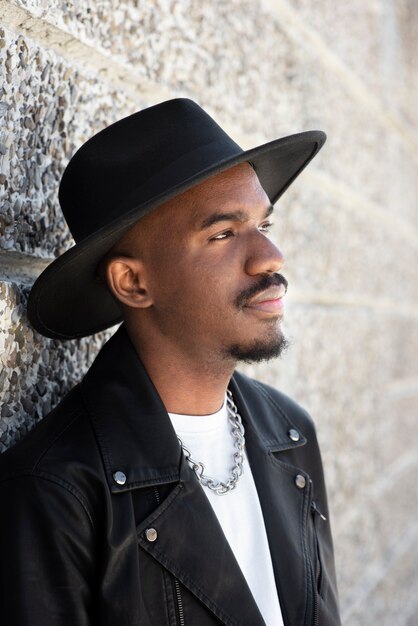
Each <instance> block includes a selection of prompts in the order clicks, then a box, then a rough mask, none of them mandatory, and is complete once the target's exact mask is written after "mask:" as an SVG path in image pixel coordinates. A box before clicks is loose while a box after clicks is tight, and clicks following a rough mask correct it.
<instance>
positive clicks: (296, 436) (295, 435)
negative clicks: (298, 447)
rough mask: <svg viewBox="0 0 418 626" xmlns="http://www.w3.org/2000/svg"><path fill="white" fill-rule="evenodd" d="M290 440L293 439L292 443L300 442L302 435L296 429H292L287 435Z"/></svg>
mask: <svg viewBox="0 0 418 626" xmlns="http://www.w3.org/2000/svg"><path fill="white" fill-rule="evenodd" d="M287 435H288V437H289V439H291V440H292V441H299V439H300V435H299V433H298V431H297V430H295V429H294V428H291V429H290V430H289V432H288V433H287Z"/></svg>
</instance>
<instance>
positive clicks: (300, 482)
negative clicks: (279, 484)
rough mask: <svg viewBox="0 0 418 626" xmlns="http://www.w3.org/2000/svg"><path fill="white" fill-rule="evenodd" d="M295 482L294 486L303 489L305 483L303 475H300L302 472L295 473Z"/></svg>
mask: <svg viewBox="0 0 418 626" xmlns="http://www.w3.org/2000/svg"><path fill="white" fill-rule="evenodd" d="M295 483H296V487H299V489H303V488H304V487H305V485H306V478H305V476H302V474H297V475H296V477H295Z"/></svg>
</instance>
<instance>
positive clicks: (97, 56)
mask: <svg viewBox="0 0 418 626" xmlns="http://www.w3.org/2000/svg"><path fill="white" fill-rule="evenodd" d="M0 15H1V16H2V20H1V24H0V55H1V61H2V63H1V65H0V194H1V205H0V450H3V449H5V448H6V447H8V446H9V445H11V444H12V443H13V442H14V441H16V440H17V439H18V438H20V437H21V436H22V435H23V434H24V433H25V432H27V430H28V429H30V428H31V426H32V425H33V424H34V423H35V421H37V420H38V419H40V418H42V416H44V415H45V414H46V413H47V412H48V411H49V410H50V408H51V407H52V406H54V405H55V404H56V403H57V402H58V400H59V398H60V397H61V396H62V395H63V394H64V393H65V392H66V391H67V390H68V389H69V388H70V387H71V386H72V385H73V384H74V382H75V381H77V380H79V379H80V377H81V376H82V375H83V373H84V372H85V370H86V368H87V367H88V365H89V363H90V362H91V360H92V359H93V358H94V355H95V354H96V353H97V350H98V349H99V347H100V345H101V343H102V342H103V340H104V339H106V337H107V335H99V336H96V337H93V338H91V339H83V340H80V341H73V342H65V343H60V342H56V341H52V340H48V339H45V338H42V337H40V336H39V335H38V334H37V333H35V332H34V331H33V330H32V329H31V328H30V327H29V325H28V323H27V320H26V317H25V303H26V298H27V293H28V289H29V287H30V284H31V282H32V281H33V279H34V278H35V276H36V275H37V274H38V273H39V271H40V269H41V268H42V267H43V266H44V265H45V264H46V263H48V261H49V260H50V259H51V258H53V257H54V256H56V255H58V254H60V253H61V252H62V251H63V250H64V249H66V248H67V247H68V246H69V245H71V236H70V234H69V233H68V230H67V228H66V226H65V224H64V222H63V219H62V217H61V214H60V210H59V208H58V204H57V186H58V181H59V179H60V176H61V174H62V171H63V168H64V166H65V164H66V162H67V160H68V158H69V156H70V155H71V154H72V153H73V152H74V150H75V149H76V148H77V147H78V146H79V145H80V144H81V143H82V142H83V141H85V140H86V139H87V138H88V137H89V136H90V135H91V134H93V133H94V132H95V131H97V130H99V129H101V128H103V127H104V126H106V125H107V124H109V123H110V122H112V121H114V120H116V119H118V118H120V117H122V116H124V115H127V114H129V113H131V112H133V111H135V110H137V109H139V108H141V107H143V106H146V105H149V104H153V103H155V102H157V101H160V100H163V99H165V98H167V97H171V96H177V95H181V96H189V97H192V98H194V99H196V100H198V101H199V102H200V103H201V104H202V105H203V106H205V107H207V108H208V110H209V111H210V112H211V113H212V114H214V115H215V117H216V118H217V119H218V121H219V122H220V123H221V124H222V125H224V126H225V127H226V128H227V129H229V130H230V131H231V133H232V134H234V135H235V137H236V138H237V139H238V140H239V141H241V142H242V143H243V144H244V145H248V146H251V145H254V144H255V143H257V142H261V141H264V140H269V139H272V138H275V137H277V136H280V135H283V134H286V133H291V132H297V131H299V130H304V129H309V128H321V129H324V130H325V131H326V132H327V133H328V137H329V138H328V142H327V144H326V147H325V148H324V150H323V151H322V152H321V154H320V155H319V156H318V158H317V159H315V161H314V163H313V164H312V165H311V166H310V168H309V170H307V171H306V172H305V173H304V174H303V175H302V176H301V177H300V179H299V181H298V182H297V183H296V184H295V186H294V187H293V188H291V189H290V190H289V192H287V194H286V195H285V197H284V198H283V199H282V201H281V202H280V205H279V207H278V214H277V218H276V225H275V229H274V230H275V233H274V235H275V237H276V238H277V240H278V241H279V242H280V244H281V247H282V248H283V250H284V252H285V255H286V257H287V271H286V275H287V277H288V278H289V281H290V289H289V295H288V311H287V319H286V329H287V334H288V336H289V337H290V339H291V343H292V345H291V349H290V350H289V351H288V353H287V355H286V356H285V357H284V358H283V359H282V360H281V361H279V362H278V363H274V364H265V365H262V366H259V367H257V368H256V367H251V368H248V371H249V372H250V373H253V374H254V375H256V376H258V377H259V378H261V379H263V380H265V381H266V382H269V383H271V384H274V385H276V386H278V387H280V388H282V389H283V390H284V391H287V392H288V393H290V394H291V395H293V396H294V397H295V398H296V399H298V400H299V401H300V402H301V403H302V404H304V405H305V406H306V407H307V408H308V409H309V411H310V412H311V414H312V415H313V416H314V418H315V420H316V423H317V427H318V434H319V438H320V441H321V445H322V450H323V456H324V462H325V466H326V471H327V478H328V487H329V493H330V501H331V507H332V517H333V528H334V537H335V544H336V555H337V568H338V574H339V586H340V596H341V606H342V613H343V617H344V623H345V624H346V625H347V626H370V625H371V624H380V626H389V625H390V626H393V624H396V625H397V626H413V625H415V624H416V622H417V615H418V599H417V597H416V594H415V591H414V590H415V584H414V581H415V580H416V578H417V575H418V548H417V546H418V526H417V524H416V522H415V517H414V514H413V513H414V511H415V510H416V509H417V506H418V487H417V485H416V481H415V480H414V476H415V473H416V471H417V466H418V425H417V420H416V412H417V408H418V372H417V361H418V358H417V356H416V354H417V349H418V280H417V274H418V272H417V269H416V267H417V262H416V261H417V250H418V211H417V200H418V184H417V180H416V178H417V177H416V171H417V166H418V117H417V113H416V109H417V104H418V78H417V76H418V75H417V73H416V71H415V63H416V57H417V52H418V50H417V47H418V43H417V42H418V9H417V5H416V4H415V3H414V2H413V0H399V2H396V3H394V2H388V1H386V0H374V1H373V2H370V3H366V5H365V3H364V2H362V1H361V0H352V1H351V2H350V3H335V2H334V1H333V0H320V1H319V2H315V3H313V2H309V1H308V0H293V1H291V0H258V1H257V2H254V1H251V2H250V1H247V0H230V1H229V2H224V1H221V0H214V1H211V2H209V1H207V0H206V1H203V2H197V0H193V1H188V0H177V1H176V0H157V1H155V2H154V1H153V2H151V1H145V0H141V1H140V2H138V1H133V0H103V1H97V2H92V1H91V0H79V1H78V2H71V1H70V2H67V1H65V2H64V1H62V0H53V1H52V2H47V0H26V1H24V0H20V1H17V0H15V1H9V2H6V0H0Z"/></svg>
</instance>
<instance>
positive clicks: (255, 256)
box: [121, 163, 287, 361]
mask: <svg viewBox="0 0 418 626" xmlns="http://www.w3.org/2000/svg"><path fill="white" fill-rule="evenodd" d="M271 211H272V207H271V206H270V202H269V199H268V197H267V195H266V194H265V192H264V190H263V189H262V187H261V185H260V183H259V181H258V178H257V176H256V174H255V172H254V170H253V169H252V167H251V166H250V165H249V164H248V163H243V164H240V165H238V166H235V167H233V168H231V169H230V170H227V171H226V172H223V173H221V174H218V175H216V176H214V177H212V178H210V179H208V180H207V181H205V182H203V183H202V184H200V185H198V186H196V187H195V188H193V189H191V190H189V191H187V192H186V193H184V194H182V195H181V196H179V197H177V198H176V199H175V200H174V201H173V200H172V201H169V202H167V203H165V204H164V205H162V206H161V207H159V208H158V209H156V210H155V211H154V212H152V213H151V214H149V215H148V216H146V217H144V218H143V219H141V220H140V222H138V224H137V225H136V226H135V227H134V228H133V229H132V230H131V231H130V233H129V235H128V237H127V245H128V247H129V253H130V254H133V255H134V256H136V257H137V258H139V259H141V261H142V262H143V264H144V267H145V271H146V279H147V286H148V289H149V291H150V293H151V300H152V305H151V306H150V307H148V308H147V309H146V310H145V311H144V312H141V315H142V314H143V313H145V314H146V315H147V316H148V321H150V320H151V326H152V327H154V328H155V330H156V332H158V333H160V334H161V335H162V336H164V338H165V339H166V341H167V344H168V345H169V346H171V347H172V348H173V350H176V351H179V350H180V351H181V352H184V354H185V355H189V356H193V357H195V356H198V355H199V354H200V356H203V355H204V358H205V359H209V360H212V359H219V358H223V359H233V360H234V361H236V360H246V361H254V360H255V361H258V360H262V359H266V358H271V357H273V356H277V355H278V354H280V352H281V350H282V349H283V347H284V346H285V343H286V342H285V340H284V338H283V336H282V333H281V329H280V320H281V318H282V313H283V301H282V299H281V298H282V296H283V295H284V293H285V285H286V284H287V283H286V281H285V279H284V278H283V277H281V276H280V275H278V274H277V272H278V271H279V270H280V268H281V267H282V265H283V256H282V254H281V252H280V251H279V250H278V249H277V247H276V246H275V245H274V244H273V243H272V242H271V241H270V239H269V237H268V232H269V228H270V225H271V217H270V213H271ZM121 249H123V246H122V248H121ZM140 323H141V322H140V320H139V321H138V325H140Z"/></svg>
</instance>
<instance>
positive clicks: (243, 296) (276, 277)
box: [235, 274, 289, 309]
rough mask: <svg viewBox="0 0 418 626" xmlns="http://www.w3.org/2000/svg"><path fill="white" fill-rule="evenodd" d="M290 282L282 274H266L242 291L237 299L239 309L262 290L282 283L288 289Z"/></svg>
mask: <svg viewBox="0 0 418 626" xmlns="http://www.w3.org/2000/svg"><path fill="white" fill-rule="evenodd" d="M288 284H289V283H288V282H287V280H286V278H285V277H284V276H283V275H282V274H272V275H271V276H264V277H263V278H262V279H261V280H260V281H259V282H258V283H257V284H255V285H252V286H251V287H248V288H247V289H244V290H243V291H241V293H240V294H239V295H238V296H237V298H236V300H235V304H236V306H237V307H238V308H239V309H242V308H244V306H245V305H246V304H247V302H248V301H249V300H250V299H251V298H253V297H254V296H256V295H257V294H259V293H261V292H262V291H265V290H266V289H268V288H269V287H279V286H280V285H284V287H285V290H286V291H287V287H288Z"/></svg>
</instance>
